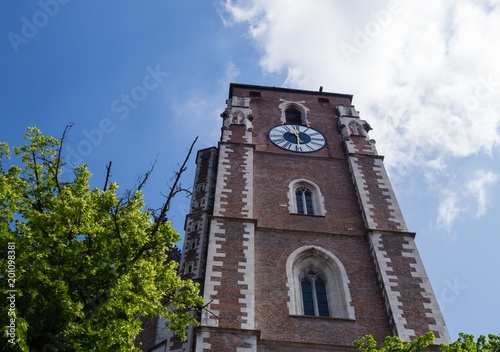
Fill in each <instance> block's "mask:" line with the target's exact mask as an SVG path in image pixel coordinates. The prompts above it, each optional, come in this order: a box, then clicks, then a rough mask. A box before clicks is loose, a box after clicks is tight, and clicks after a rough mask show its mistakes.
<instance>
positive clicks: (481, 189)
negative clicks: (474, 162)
mask: <svg viewBox="0 0 500 352" xmlns="http://www.w3.org/2000/svg"><path fill="white" fill-rule="evenodd" d="M497 180H498V175H496V174H495V173H493V172H491V171H487V172H483V171H476V178H475V179H474V180H472V181H470V182H469V183H468V184H467V190H468V192H469V194H471V195H472V196H474V197H475V198H476V201H477V211H476V217H477V218H479V217H481V216H482V215H484V214H485V213H486V207H487V204H488V198H487V194H488V193H487V192H486V190H487V187H488V186H490V185H492V184H493V183H495V182H496V181H497Z"/></svg>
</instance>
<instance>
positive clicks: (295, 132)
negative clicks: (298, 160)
mask: <svg viewBox="0 0 500 352" xmlns="http://www.w3.org/2000/svg"><path fill="white" fill-rule="evenodd" d="M290 133H291V134H293V135H295V137H297V145H298V146H300V142H302V141H301V140H300V137H299V134H300V132H299V131H297V130H296V129H292V130H290Z"/></svg>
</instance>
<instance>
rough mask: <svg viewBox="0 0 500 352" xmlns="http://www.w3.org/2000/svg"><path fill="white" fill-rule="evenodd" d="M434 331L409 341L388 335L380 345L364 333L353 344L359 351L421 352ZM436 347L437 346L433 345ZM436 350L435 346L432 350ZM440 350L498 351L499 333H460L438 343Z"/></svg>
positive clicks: (462, 351)
mask: <svg viewBox="0 0 500 352" xmlns="http://www.w3.org/2000/svg"><path fill="white" fill-rule="evenodd" d="M434 338H435V336H434V333H433V332H431V331H429V332H427V333H426V334H425V335H423V336H419V337H417V338H416V339H414V340H413V341H411V342H404V341H403V340H402V339H401V338H400V337H398V336H388V337H386V338H385V340H384V342H383V344H382V346H381V347H377V341H375V339H374V338H373V336H371V335H366V336H363V337H362V338H360V339H359V340H356V341H354V342H353V346H354V347H356V348H357V349H358V350H359V351H360V352H421V351H427V350H428V347H429V346H431V345H432V343H433V341H434ZM435 347H437V346H435ZM435 350H437V349H436V348H434V349H433V351H435ZM439 351H442V352H500V335H494V334H489V335H488V337H486V336H484V335H481V336H479V337H478V338H477V340H475V339H474V335H471V334H464V333H460V334H459V337H458V339H457V341H455V342H453V343H451V344H449V345H445V344H441V345H439Z"/></svg>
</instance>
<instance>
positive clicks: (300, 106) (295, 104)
mask: <svg viewBox="0 0 500 352" xmlns="http://www.w3.org/2000/svg"><path fill="white" fill-rule="evenodd" d="M280 100H281V104H279V105H278V108H279V109H280V110H281V119H280V120H281V123H282V124H285V123H287V121H286V111H287V110H288V109H296V110H298V111H299V112H300V113H301V120H302V123H301V124H302V125H304V126H307V127H310V126H311V124H310V123H309V120H308V119H307V113H308V112H309V108H308V107H307V106H305V105H304V103H305V101H290V100H284V99H280Z"/></svg>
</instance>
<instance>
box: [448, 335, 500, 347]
mask: <svg viewBox="0 0 500 352" xmlns="http://www.w3.org/2000/svg"><path fill="white" fill-rule="evenodd" d="M441 351H443V352H500V335H493V334H489V335H488V337H486V336H484V335H481V336H479V337H478V338H477V340H476V341H474V335H471V334H464V333H460V334H459V337H458V340H457V341H455V342H453V343H452V344H450V345H448V346H446V345H441Z"/></svg>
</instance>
